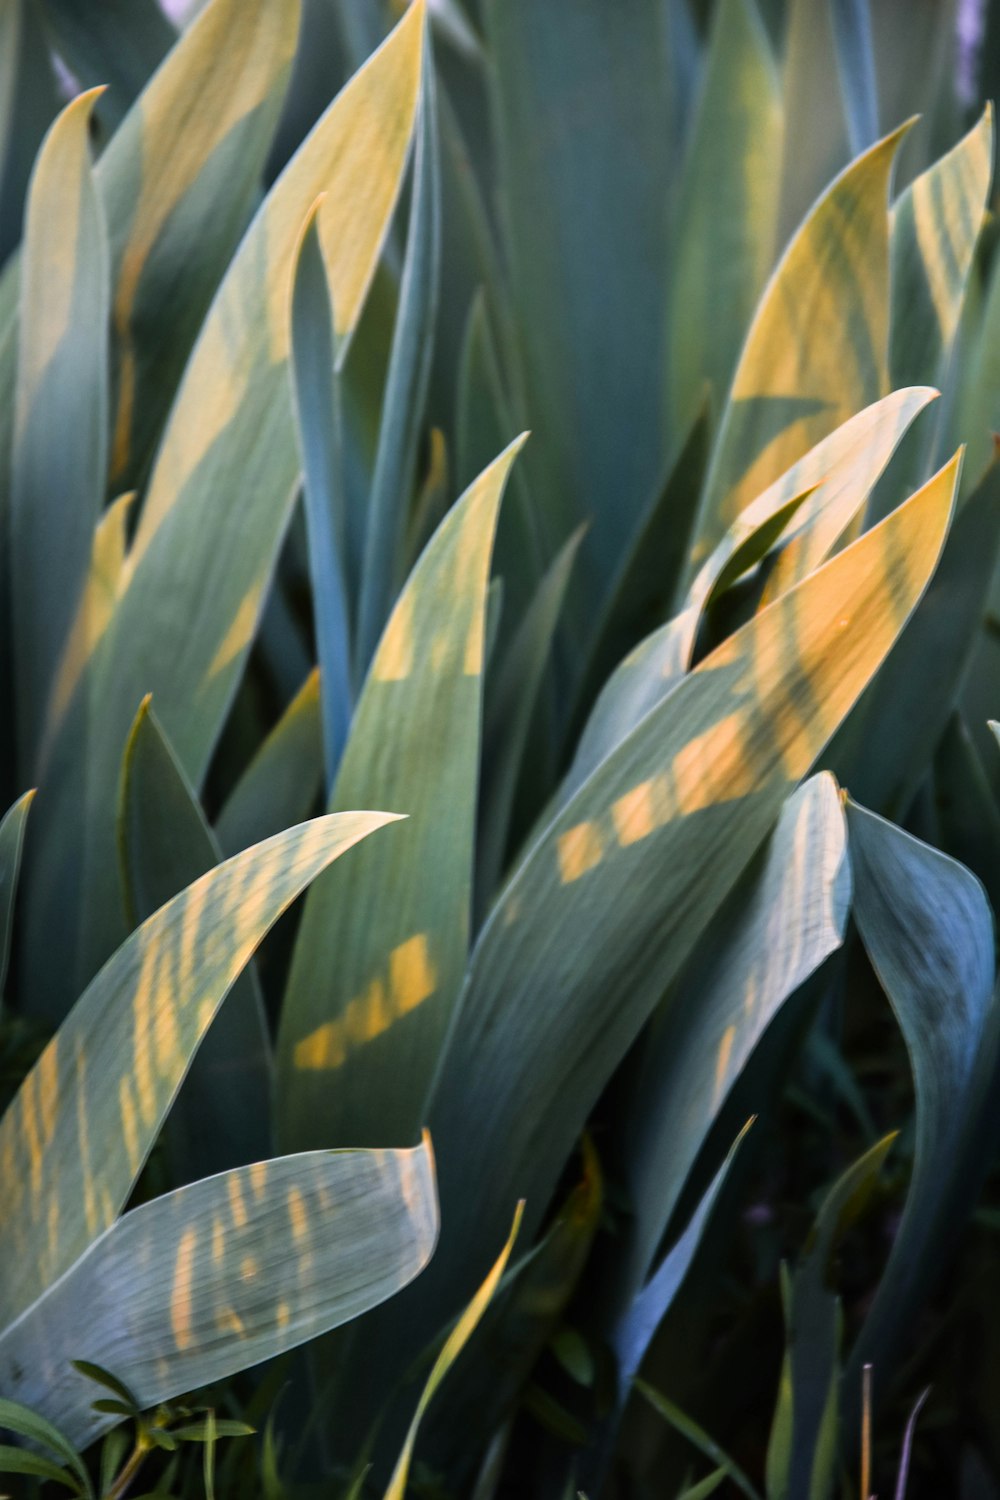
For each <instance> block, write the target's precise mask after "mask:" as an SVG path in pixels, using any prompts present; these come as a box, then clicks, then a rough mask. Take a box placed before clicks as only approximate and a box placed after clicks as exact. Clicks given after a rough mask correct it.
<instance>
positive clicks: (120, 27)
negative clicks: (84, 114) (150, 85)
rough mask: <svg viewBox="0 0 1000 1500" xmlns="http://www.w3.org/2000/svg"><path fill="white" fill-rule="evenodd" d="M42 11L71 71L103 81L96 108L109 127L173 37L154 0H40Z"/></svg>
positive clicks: (81, 78) (94, 81) (93, 81)
mask: <svg viewBox="0 0 1000 1500" xmlns="http://www.w3.org/2000/svg"><path fill="white" fill-rule="evenodd" d="M42 10H43V12H44V14H45V18H46V21H47V22H48V25H49V28H50V30H51V33H52V37H53V41H54V43H55V46H56V48H57V49H58V52H59V55H60V57H61V58H62V59H63V61H64V62H65V63H66V64H67V66H68V67H69V68H70V70H71V71H72V73H73V76H74V77H75V78H78V79H79V81H80V82H81V83H82V84H83V85H85V86H86V87H88V88H89V87H92V86H94V85H97V84H106V85H107V88H108V92H107V95H106V96H105V98H104V99H103V100H102V101H101V103H100V104H99V105H98V109H97V113H98V116H99V117H100V118H102V119H104V120H106V121H107V122H108V124H109V125H111V126H112V127H113V126H115V125H117V124H118V122H119V120H120V119H121V117H122V115H124V113H125V111H126V110H127V109H128V107H129V106H130V105H131V104H132V103H133V102H134V100H135V99H136V97H137V96H138V95H139V94H140V93H141V92H142V90H143V88H144V87H145V85H146V82H147V80H148V79H149V77H150V75H151V74H152V73H154V72H155V71H156V69H157V68H158V67H159V65H160V63H161V62H162V61H163V58H164V56H165V55H166V53H167V52H169V50H170V48H171V47H172V46H173V44H174V42H176V40H177V33H176V31H175V30H174V28H173V26H171V24H170V22H169V21H168V20H167V18H166V16H165V15H164V13H163V11H162V10H161V8H160V6H159V5H158V4H157V3H156V0H42Z"/></svg>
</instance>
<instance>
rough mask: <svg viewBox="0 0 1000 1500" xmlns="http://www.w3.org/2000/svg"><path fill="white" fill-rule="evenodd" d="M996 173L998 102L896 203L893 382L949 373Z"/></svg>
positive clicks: (892, 255)
mask: <svg viewBox="0 0 1000 1500" xmlns="http://www.w3.org/2000/svg"><path fill="white" fill-rule="evenodd" d="M992 175H993V108H992V105H989V104H988V105H987V106H986V109H985V110H984V112H983V115H982V118H981V119H980V121H979V123H978V125H976V126H975V127H974V129H972V130H971V131H970V132H969V134H968V135H967V136H966V137H965V139H964V140H962V141H960V142H959V144H958V145H957V146H955V147H954V149H953V150H951V151H949V152H948V154H947V155H946V156H943V157H942V158H941V160H940V161H938V162H936V163H935V164H934V166H933V167H929V168H928V170H927V171H926V172H924V173H923V174H922V175H921V176H920V177H918V178H917V179H916V181H915V182H913V183H911V184H910V186H909V187H908V188H907V189H906V191H905V192H904V193H903V194H902V195H901V196H900V198H899V200H898V201H897V202H896V203H895V204H894V205H893V209H892V232H891V236H890V261H891V267H892V277H891V281H892V335H891V344H890V370H891V374H892V383H893V385H894V386H898V385H911V384H913V383H915V382H917V381H922V380H927V381H934V382H937V381H939V380H941V379H943V377H944V374H945V373H946V371H945V369H944V366H945V364H946V362H947V359H948V356H949V354H950V352H951V345H952V340H953V338H954V336H955V331H956V329H957V327H958V319H959V315H960V313H961V310H962V299H963V297H964V296H965V287H966V282H967V280H968V276H969V271H970V269H971V267H972V256H973V252H974V250H975V248H976V242H977V240H978V238H979V231H980V228H981V226H982V223H983V215H984V213H985V211H986V205H987V200H988V198H989V192H990V180H991V178H992Z"/></svg>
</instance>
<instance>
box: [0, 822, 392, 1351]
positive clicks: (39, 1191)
mask: <svg viewBox="0 0 1000 1500" xmlns="http://www.w3.org/2000/svg"><path fill="white" fill-rule="evenodd" d="M388 821H391V817H390V816H389V815H386V814H384V813H345V814H342V815H341V816H339V817H337V818H332V819H331V818H321V819H318V820H316V821H315V822H313V823H307V824H304V825H303V826H301V827H299V828H292V829H289V830H288V831H287V832H286V833H283V834H279V835H278V836H277V837H276V838H273V839H270V840H268V842H267V843H265V844H261V845H258V846H256V847H254V848H253V849H248V850H247V851H246V852H245V853H244V854H240V855H237V856H236V857H235V858H234V859H231V860H229V861H228V862H227V863H226V864H224V865H220V866H219V867H218V868H217V869H215V870H212V871H210V873H209V874H207V875H205V876H203V877H202V879H201V880H199V881H197V882H196V883H195V884H194V885H193V886H190V887H189V888H188V889H187V890H186V891H183V892H182V893H181V894H180V895H179V896H176V897H175V898H174V899H173V900H172V901H170V902H169V903H168V905H166V906H165V907H162V908H161V909H160V911H158V912H157V913H156V914H155V915H154V916H152V917H150V919H149V920H148V921H147V922H145V923H144V924H143V925H142V927H140V928H139V929H138V931H137V932H135V933H134V934H133V935H132V937H130V938H129V939H128V941H127V942H126V943H125V944H124V945H123V946H122V947H121V948H120V949H119V950H118V951H117V952H116V953H115V954H114V956H113V957H112V958H111V959H110V960H109V961H108V963H107V964H105V966H104V968H103V969H102V970H101V971H100V973H99V974H98V975H97V976H96V978H95V979H94V980H93V982H92V983H91V985H90V986H89V987H88V989H87V990H86V992H85V993H84V994H83V995H82V996H81V997H80V999H79V1000H78V1001H77V1003H76V1005H75V1006H74V1008H73V1010H72V1011H71V1013H70V1015H69V1016H68V1017H67V1019H66V1021H65V1022H64V1024H63V1025H62V1027H61V1028H60V1030H59V1031H58V1033H57V1034H56V1035H55V1036H54V1037H53V1038H52V1040H51V1042H50V1043H49V1044H48V1046H47V1047H46V1049H45V1051H44V1052H43V1053H42V1056H41V1058H40V1059H39V1061H38V1062H37V1063H36V1065H35V1067H34V1068H33V1069H32V1071H31V1073H29V1075H28V1077H27V1078H26V1079H25V1081H24V1083H23V1084H22V1086H21V1089H20V1091H19V1093H18V1095H17V1097H16V1098H15V1100H14V1102H13V1104H12V1105H11V1106H10V1108H9V1109H8V1110H7V1112H6V1114H5V1115H4V1117H3V1119H2V1120H0V1184H2V1189H3V1198H4V1201H5V1202H6V1203H7V1204H8V1207H9V1212H8V1213H6V1214H5V1215H4V1217H3V1219H2V1221H0V1264H2V1267H3V1275H2V1276H0V1325H5V1324H6V1323H8V1322H10V1321H11V1319H12V1318H14V1317H16V1316H17V1315H18V1314H19V1313H21V1312H22V1311H23V1310H24V1309H25V1308H26V1307H27V1306H28V1305H29V1303H31V1302H32V1301H33V1300H34V1299H35V1298H36V1297H37V1296H39V1295H40V1294H41V1292H42V1291H43V1290H44V1289H45V1287H46V1286H48V1285H49V1284H50V1283H51V1282H53V1281H54V1280H55V1279H56V1278H57V1277H58V1276H60V1275H61V1274H62V1272H63V1271H65V1270H66V1269H67V1268H68V1267H69V1266H70V1265H72V1263H73V1262H74V1261H75V1260H76V1258H77V1257H78V1256H79V1255H81V1254H82V1253H83V1251H84V1250H85V1249H86V1248H87V1246H88V1245H89V1244H90V1243H91V1242H92V1241H93V1240H94V1239H95V1238H96V1237H97V1235H99V1234H100V1233H101V1232H102V1230H104V1229H106V1228H107V1227H108V1225H109V1224H111V1223H112V1222H113V1220H114V1218H115V1216H116V1215H117V1214H118V1212H119V1211H120V1209H121V1207H122V1205H123V1203H124V1202H125V1200H126V1199H127V1197H128V1194H129V1191H130V1189H131V1187H132V1184H133V1183H134V1182H135V1180H136V1177H137V1175H138V1173H139V1171H140V1169H141V1167H142V1164H143V1162H144V1161H145V1159H146V1156H147V1154H148V1152H149V1149H150V1147H151V1146H152V1144H153V1141H154V1139H155V1137H156V1134H157V1132H158V1130H159V1128H160V1125H161V1123H162V1121H163V1119H164V1118H165V1116H166V1113H167V1111H168V1109H169V1107H170V1104H171V1102H172V1100H173V1098H174V1096H175V1095H176V1093H177V1090H178V1088H179V1087H180V1084H181V1082H182V1080H183V1078H184V1075H185V1073H186V1071H187V1068H188V1065H189V1063H190V1061H191V1058H192V1056H193V1055H194V1052H195V1050H196V1049H197V1046H198V1044H199V1042H200V1041H201V1039H202V1037H203V1036H204V1034H205V1032H206V1030H207V1029H208V1026H209V1024H210V1022H211V1021H212V1019H213V1017H214V1015H215V1013H216V1011H217V1009H218V1007H219V1005H220V1004H221V1003H222V1001H223V999H224V998H225V996H226V994H227V993H228V991H229V989H230V987H231V985H232V984H233V982H234V980H235V979H236V977H237V975H238V974H239V973H240V971H241V969H242V968H243V967H244V965H245V964H246V961H247V959H248V958H249V957H250V955H251V953H252V952H253V950H254V948H255V947H256V946H257V944H258V943H259V942H260V940H261V938H262V937H263V936H264V934H265V933H266V932H267V930H268V928H269V927H271V925H272V924H273V923H274V922H275V921H276V920H277V918H278V917H279V916H280V915H281V913H282V912H283V911H284V910H285V908H286V907H287V906H288V905H289V904H290V902H292V901H293V900H294V899H295V897H296V896H297V895H299V893H300V892H301V891H302V890H303V889H304V888H305V886H306V885H308V883H309V882H310V881H311V880H312V879H314V878H315V876H316V875H317V874H318V873H319V872H320V871H321V870H323V869H325V868H326V866H327V865H328V864H329V863H330V862H331V861H332V860H334V859H336V858H337V856H338V855H340V854H342V853H343V852H344V851H345V850H346V849H349V848H350V847H351V845H352V844H355V843H357V842H358V840H359V839H362V838H364V837H365V835H366V834H368V833H370V832H372V831H373V830H374V829H376V828H379V827H381V826H382V824H384V823H386V822H388ZM70 1354H71V1355H73V1356H84V1355H85V1354H86V1350H84V1349H73V1350H71V1351H70ZM97 1362H98V1363H101V1361H100V1360H99V1359H97Z"/></svg>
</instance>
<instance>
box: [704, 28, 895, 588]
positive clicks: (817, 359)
mask: <svg viewBox="0 0 1000 1500" xmlns="http://www.w3.org/2000/svg"><path fill="white" fill-rule="evenodd" d="M806 3H807V4H808V5H810V6H811V5H812V3H813V0H806ZM786 124H787V128H788V129H789V131H790V130H791V120H790V119H789V120H788V121H787V122H786ZM791 138H792V139H793V140H794V139H795V138H794V136H792V137H791ZM901 139H902V132H901V131H896V132H895V133H894V134H893V135H891V136H887V137H886V139H885V140H883V141H880V142H879V143H878V145H876V146H873V147H872V148H871V150H869V151H866V152H865V154H864V155H863V156H861V157H859V158H858V160H857V161H855V162H853V163H852V165H851V166H850V167H848V168H847V170H846V171H845V172H843V173H842V174H841V176H840V177H838V178H837V180H836V181H835V182H834V183H833V184H832V186H831V187H830V188H828V189H827V191H826V192H825V193H824V195H823V197H822V198H821V199H820V200H819V202H818V203H817V204H816V206H815V208H814V209H813V210H812V212H811V213H810V214H809V217H808V218H807V219H806V221H805V223H804V224H803V225H802V228H801V229H800V230H799V231H798V233H797V234H796V236H795V238H794V239H793V240H792V242H791V244H790V245H789V247H788V249H787V250H786V251H785V253H784V255H783V257H782V259H781V262H780V264H779V265H778V267H777V270H776V271H775V272H774V275H773V276H772V278H771V280H770V282H769V284H768V287H767V290H766V291H765V293H764V296H763V298H762V300H761V303H760V305H759V307H758V309H757V314H756V316H755V318H754V321H753V324H752V325H751V328H750V332H749V334H748V335H747V342H746V344H745V346H744V349H743V353H742V355H741V356H740V362H739V364H738V366H737V369H736V375H735V377H734V379H733V387H732V390H731V392H730V396H729V402H728V404H727V406H726V410H725V413H724V415H723V418H722V425H721V427H720V430H719V437H718V442H717V444H716V449H715V454H714V457H713V460H712V466H711V468H710V470H709V474H708V479H707V481H706V486H705V493H704V495H703V497H702V507H701V515H700V521H699V528H698V535H697V538H696V545H695V552H694V555H693V557H692V568H696V567H697V566H699V565H700V564H701V562H702V561H703V560H704V558H705V557H706V556H707V555H708V553H709V552H710V551H711V549H712V548H713V547H714V546H715V544H716V543H717V542H718V541H719V539H720V537H722V536H723V535H724V533H725V531H726V529H727V528H728V526H729V525H730V524H731V523H732V521H733V520H734V519H735V517H736V516H737V515H739V513H740V511H741V510H742V509H743V508H744V506H745V505H746V504H747V503H748V502H749V501H750V500H752V499H753V498H754V496H755V495H758V494H759V493H760V492H761V490H763V489H765V488H766V487H767V486H768V485H769V484H771V483H772V482H773V481H774V480H775V479H776V478H777V477H778V476H779V475H780V474H781V473H783V472H784V470H786V469H787V468H788V467H789V465H790V464H792V463H794V462H795V461H796V460H797V459H799V458H801V457H802V455H803V454H804V453H805V452H807V450H808V449H809V448H811V447H813V446H814V445H815V444H816V443H818V442H819V441H820V439H821V438H824V437H826V436H827V434H828V433H830V432H832V431H833V430H834V429H835V428H836V427H838V426H840V424H841V423H842V422H845V421H846V420H847V419H848V417H850V416H852V415H853V414H854V413H855V412H857V411H858V410H860V408H861V407H863V406H867V405H868V404H869V403H871V402H873V401H877V400H878V399H879V397H880V396H883V395H885V394H886V391H887V390H888V368H887V361H888V339H889V325H888V307H889V220H888V211H887V210H888V198H889V179H890V174H891V172H892V163H893V159H894V157H895V155H896V150H897V148H898V146H899V142H900V140H901Z"/></svg>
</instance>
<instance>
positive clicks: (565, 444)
mask: <svg viewBox="0 0 1000 1500" xmlns="http://www.w3.org/2000/svg"><path fill="white" fill-rule="evenodd" d="M484 11H485V28H486V39H487V51H488V55H489V57H490V60H491V64H492V74H491V82H492V83H493V85H494V89H495V99H494V102H495V108H496V122H497V150H498V159H499V170H500V178H501V186H502V209H501V211H502V220H503V222H504V224H505V226H506V229H507V237H508V245H509V256H510V275H511V285H512V301H513V305H514V308H515V310H516V314H517V320H518V326H519V330H520V333H521V339H522V343H523V359H524V377H525V410H526V412H527V413H528V416H529V419H530V422H531V426H532V428H533V429H534V430H535V432H536V433H537V436H536V440H535V443H534V444H533V445H532V450H531V452H530V454H529V455H528V456H527V459H528V461H527V474H528V480H529V483H530V486H531V490H532V493H533V494H535V495H537V496H543V497H544V509H543V510H542V512H541V514H540V518H539V520H540V525H541V527H542V532H543V541H544V544H545V554H544V555H545V556H546V557H549V558H550V557H551V556H552V555H553V553H554V551H555V549H556V547H557V546H558V545H559V544H560V543H562V542H563V541H564V540H565V538H566V537H567V536H569V535H570V533H571V532H572V531H573V530H574V528H575V527H576V526H577V525H579V523H580V522H581V521H582V520H587V521H589V522H590V529H589V530H588V533H587V537H586V540H585V541H584V544H583V548H582V549H581V554H580V566H579V568H578V570H577V572H576V574H575V577H574V583H573V586H572V587H571V590H570V601H569V619H570V620H571V622H573V625H574V628H575V630H576V632H577V633H578V634H579V635H581V636H582V637H584V638H586V636H587V634H589V629H590V625H591V621H592V616H593V609H594V601H595V599H596V600H599V599H600V598H601V597H602V595H603V593H604V591H605V589H606V587H607V584H608V581H609V580H610V577H611V575H612V573H613V571H614V569H615V568H616V566H617V564H618V562H619V559H620V556H621V552H622V547H623V542H624V538H625V536H627V534H628V530H629V529H630V528H628V527H626V526H623V524H622V522H623V518H627V517H628V516H629V515H635V516H637V515H638V513H639V508H640V507H641V506H643V505H644V504H645V502H646V500H647V498H648V497H649V495H651V494H652V493H653V491H654V488H655V486H656V485H657V484H658V483H659V482H660V479H661V477H662V467H663V463H664V460H665V457H666V454H665V452H664V443H663V433H662V412H663V386H664V374H665V369H666V348H665V323H666V285H667V279H666V275H665V270H666V266H667V263H668V253H669V241H668V232H667V215H666V212H665V201H666V196H667V192H668V188H669V184H670V178H671V171H670V168H671V161H670V156H671V151H670V144H669V142H670V123H671V120H670V115H671V110H670V99H669V88H668V84H667V70H666V68H665V66H664V63H663V59H664V56H665V47H664V41H665V35H664V21H665V16H664V11H663V7H662V6H661V5H659V4H656V3H652V0H618V3H616V4H615V5H612V6H609V5H608V4H607V0H574V4H572V5H569V6H567V5H566V4H564V3H563V0H490V3H488V4H487V5H486V6H485V7H484ZM623 143H627V146H623Z"/></svg>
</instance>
